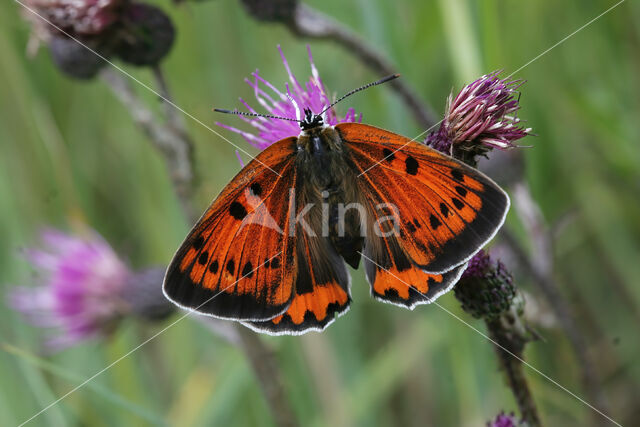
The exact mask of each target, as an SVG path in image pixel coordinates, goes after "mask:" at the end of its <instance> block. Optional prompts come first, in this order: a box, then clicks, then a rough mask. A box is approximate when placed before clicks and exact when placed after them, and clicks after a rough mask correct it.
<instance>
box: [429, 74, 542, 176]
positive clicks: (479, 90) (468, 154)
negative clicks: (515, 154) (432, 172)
mask: <svg viewBox="0 0 640 427" xmlns="http://www.w3.org/2000/svg"><path fill="white" fill-rule="evenodd" d="M498 75H499V72H494V73H491V74H488V75H485V76H482V77H481V78H479V79H478V80H476V81H475V82H473V83H471V84H470V85H467V86H465V87H464V88H463V89H462V90H461V91H460V93H459V94H458V95H457V96H456V97H455V98H453V96H452V95H450V96H449V100H448V102H447V111H446V113H445V117H444V119H443V121H442V123H441V124H440V128H439V129H438V130H437V131H435V132H432V133H431V134H429V136H427V139H426V140H425V143H426V144H427V145H429V146H431V147H433V148H435V149H436V150H439V151H441V152H444V153H447V154H449V155H453V156H454V157H456V158H459V159H461V160H463V161H465V162H467V163H469V164H471V165H472V166H475V164H476V157H477V156H482V155H485V154H486V153H487V152H488V151H490V150H492V149H494V148H497V149H500V150H505V149H508V148H512V147H515V145H514V142H515V141H517V140H518V139H520V138H523V137H525V136H526V135H529V134H530V133H531V129H530V128H524V127H522V126H521V120H520V119H519V118H518V117H517V116H516V113H517V111H518V110H519V109H520V104H519V100H518V92H517V89H518V88H519V87H520V85H522V81H513V80H506V79H500V78H499V77H498Z"/></svg>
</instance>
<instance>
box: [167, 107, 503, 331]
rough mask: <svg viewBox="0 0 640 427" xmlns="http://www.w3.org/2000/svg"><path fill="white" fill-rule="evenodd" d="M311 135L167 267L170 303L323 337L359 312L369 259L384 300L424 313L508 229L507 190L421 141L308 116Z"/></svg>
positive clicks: (280, 145) (261, 162) (230, 193)
mask: <svg viewBox="0 0 640 427" xmlns="http://www.w3.org/2000/svg"><path fill="white" fill-rule="evenodd" d="M301 129H302V132H301V134H300V135H299V136H297V137H291V138H286V139H284V140H281V141H278V142H276V143H274V144H273V145H272V146H270V147H268V148H267V149H265V150H264V151H263V152H262V153H260V154H259V155H258V156H257V157H256V159H254V160H253V161H252V162H250V163H249V164H248V165H247V166H246V167H245V168H244V169H243V170H242V171H241V172H240V173H239V174H238V175H237V176H236V177H235V178H234V179H233V180H232V181H231V183H230V184H229V185H228V186H227V187H226V188H225V189H224V190H223V191H222V193H221V194H220V196H218V198H217V199H216V200H214V202H213V203H212V204H211V206H210V207H209V209H208V210H207V211H206V212H205V214H204V215H203V217H202V218H201V219H200V220H199V222H198V223H197V224H196V226H195V227H194V228H193V230H192V231H191V233H190V234H189V236H188V237H187V239H186V240H185V242H184V243H183V244H182V246H181V248H180V249H179V250H178V252H177V253H176V255H175V257H174V259H173V261H172V263H171V265H170V266H169V269H168V271H167V276H166V278H165V283H164V292H165V295H166V296H167V297H168V298H169V299H171V300H172V301H174V302H175V303H177V304H178V305H181V306H183V307H187V308H190V309H193V310H196V311H198V312H201V313H204V314H209V315H213V316H216V317H222V318H228V319H234V320H239V321H242V322H243V323H244V324H245V325H246V326H249V327H251V328H253V329H256V330H258V331H261V332H267V333H271V334H299V333H304V332H306V331H309V330H322V329H324V328H325V327H326V326H327V325H328V324H330V323H331V322H332V321H333V320H334V319H335V317H336V316H337V315H339V314H342V313H344V312H346V311H347V309H348V307H349V303H350V301H351V297H350V292H349V286H350V276H349V273H348V271H347V268H346V265H347V264H348V265H350V266H352V267H353V268H358V266H359V265H360V264H361V263H363V264H364V270H365V275H366V277H367V280H368V281H369V283H370V285H371V293H372V295H373V296H374V297H375V298H376V299H379V300H381V301H384V302H389V303H393V304H398V305H401V306H405V307H408V308H413V307H414V306H416V305H418V304H424V303H428V302H431V301H433V300H434V299H435V298H437V297H438V296H439V295H440V294H442V293H444V292H446V291H447V290H449V289H450V288H451V287H452V286H453V284H455V282H456V281H457V280H458V278H459V276H460V275H461V274H462V271H464V268H465V265H466V262H467V261H468V260H469V259H470V258H471V256H473V254H475V253H476V252H477V251H478V250H479V249H480V248H481V247H482V246H483V245H484V244H485V243H487V241H488V240H490V239H491V238H492V237H493V235H494V234H495V233H496V231H497V229H498V228H499V227H500V226H501V225H502V222H503V221H504V218H505V215H506V212H507V210H508V206H509V199H508V197H507V195H506V194H505V193H504V192H503V191H502V190H501V189H500V188H499V187H498V186H497V185H496V184H495V183H493V182H492V181H491V180H490V179H489V178H487V177H486V176H484V175H482V174H481V173H480V172H478V171H476V170H475V169H472V168H470V167H468V166H466V165H464V164H463V163H461V162H459V161H457V160H455V159H452V158H450V157H448V156H446V155H443V154H441V153H439V152H436V151H435V150H432V149H430V148H428V147H426V146H424V145H422V144H419V143H417V142H414V141H411V140H409V139H408V138H404V137H402V136H400V135H397V134H394V133H391V132H388V131H385V130H382V129H378V128H374V127H371V126H368V125H363V124H358V123H343V124H339V125H336V126H327V125H325V124H323V120H322V117H321V116H319V115H313V114H311V112H310V111H308V110H307V111H305V118H304V120H303V121H302V123H301ZM265 166H268V167H265Z"/></svg>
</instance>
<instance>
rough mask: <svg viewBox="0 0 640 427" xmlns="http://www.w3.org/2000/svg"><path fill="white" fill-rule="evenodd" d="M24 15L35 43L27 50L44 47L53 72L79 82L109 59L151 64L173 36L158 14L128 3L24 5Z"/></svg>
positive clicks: (46, 0) (88, 0)
mask: <svg viewBox="0 0 640 427" xmlns="http://www.w3.org/2000/svg"><path fill="white" fill-rule="evenodd" d="M23 14H24V16H25V17H26V18H27V19H28V20H29V21H30V22H31V23H32V27H33V35H34V36H35V37H34V38H32V41H34V40H35V41H37V43H32V44H31V47H32V48H33V47H37V46H38V45H39V42H44V43H46V44H48V45H49V50H50V51H51V56H52V59H53V61H54V63H55V64H56V65H57V66H58V68H59V69H60V70H62V71H63V72H65V73H66V74H67V75H69V76H71V77H74V78H78V79H90V78H92V77H95V76H96V75H97V73H98V71H100V69H101V68H102V67H104V66H105V65H106V62H105V61H104V59H103V58H110V57H112V56H118V57H120V59H122V60H123V61H125V62H127V63H129V64H134V65H145V66H150V65H156V64H157V63H158V62H159V61H160V60H162V59H163V58H164V57H165V56H166V55H167V53H168V52H169V51H170V50H171V47H172V45H173V40H174V37H175V30H174V27H173V24H172V23H171V20H170V18H169V17H168V16H167V15H166V14H165V13H164V12H163V11H162V10H160V9H158V8H157V7H155V6H151V5H147V4H145V3H137V2H133V1H132V0H26V4H25V7H24V10H23ZM30 51H31V53H32V54H33V53H35V51H34V49H30ZM96 53H97V55H96Z"/></svg>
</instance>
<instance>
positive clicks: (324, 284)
mask: <svg viewBox="0 0 640 427" xmlns="http://www.w3.org/2000/svg"><path fill="white" fill-rule="evenodd" d="M304 185H305V184H304V183H302V182H300V183H299V185H298V186H297V188H296V190H297V191H296V193H297V194H300V193H304V191H303V189H302V187H303V186H304ZM305 201H308V200H305ZM320 212H321V206H320V204H319V203H315V204H314V205H313V207H312V208H311V210H310V216H311V217H314V216H315V218H316V219H318V216H319V215H321V214H320ZM311 223H312V224H314V225H316V226H317V225H321V222H320V221H311ZM312 227H313V225H312ZM296 239H297V243H296V246H297V257H298V271H297V275H296V283H295V291H294V297H293V301H292V302H291V305H290V306H289V308H288V309H287V311H286V312H284V313H283V314H281V315H279V316H276V317H275V318H273V319H270V320H268V321H262V322H245V325H246V326H248V327H250V328H251V329H254V330H256V331H259V332H267V333H269V334H272V335H282V334H289V335H298V334H302V333H305V332H308V331H322V330H323V329H325V328H326V327H327V326H329V325H330V324H331V323H332V322H333V321H334V320H335V319H336V317H337V316H340V315H342V314H344V313H346V312H347V310H348V309H349V304H350V303H351V296H350V294H349V287H350V283H351V278H350V276H349V272H348V271H347V269H346V266H345V262H344V260H343V259H342V258H341V257H340V255H338V253H337V252H336V250H335V248H334V247H333V245H332V244H331V241H330V240H329V239H328V238H327V237H326V236H322V233H321V232H320V230H313V234H311V235H310V234H308V233H307V232H306V231H305V230H303V229H302V227H300V226H299V227H298V228H297V229H296Z"/></svg>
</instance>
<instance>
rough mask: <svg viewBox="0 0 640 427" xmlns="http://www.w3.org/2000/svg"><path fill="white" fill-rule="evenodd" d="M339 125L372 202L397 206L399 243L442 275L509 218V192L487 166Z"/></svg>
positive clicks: (365, 128) (385, 134) (359, 127)
mask: <svg viewBox="0 0 640 427" xmlns="http://www.w3.org/2000/svg"><path fill="white" fill-rule="evenodd" d="M335 128H336V130H337V131H338V133H339V134H340V136H341V138H342V140H343V142H344V143H345V146H346V149H347V156H348V157H349V161H350V162H351V165H352V167H353V168H354V169H355V171H356V174H357V175H359V176H358V185H360V188H361V191H362V192H363V194H364V195H365V196H366V197H367V198H368V199H369V202H370V203H371V204H372V206H378V205H380V204H387V205H391V206H394V207H396V208H397V213H396V216H397V226H398V233H397V236H396V238H397V242H398V244H399V245H400V247H401V249H402V250H403V252H404V253H405V254H406V255H407V257H408V259H410V261H411V262H412V263H413V264H415V265H416V266H418V267H420V268H421V269H422V270H424V271H426V272H430V273H433V274H439V273H444V272H447V271H450V270H452V269H453V268H454V267H456V266H459V265H461V264H463V263H465V262H466V261H468V260H469V259H470V258H471V257H472V256H473V255H474V254H475V253H476V252H477V251H478V250H479V249H480V248H481V247H482V246H484V245H485V244H486V243H487V242H488V241H489V240H491V238H492V237H493V236H494V235H495V233H496V232H497V230H498V229H499V228H500V226H501V225H502V223H503V222H504V219H505V216H506V213H507V210H508V208H509V198H508V196H507V195H506V193H505V192H504V191H503V190H502V189H501V188H500V187H498V186H497V185H496V184H495V183H494V182H493V181H491V179H489V178H488V177H486V176H485V175H483V174H482V173H480V172H479V171H477V170H475V169H473V168H471V167H469V166H467V165H465V164H464V163H462V162H459V161H457V160H455V159H453V158H451V157H448V156H446V155H444V154H442V153H439V152H438V151H435V150H433V149H431V148H429V147H427V146H425V145H423V144H419V143H417V142H414V141H411V140H409V139H408V138H405V137H402V136H399V135H397V134H394V133H391V132H388V131H385V130H382V129H378V128H375V127H372V126H368V125H363V124H357V123H344V124H339V125H337V126H336V127H335Z"/></svg>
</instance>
